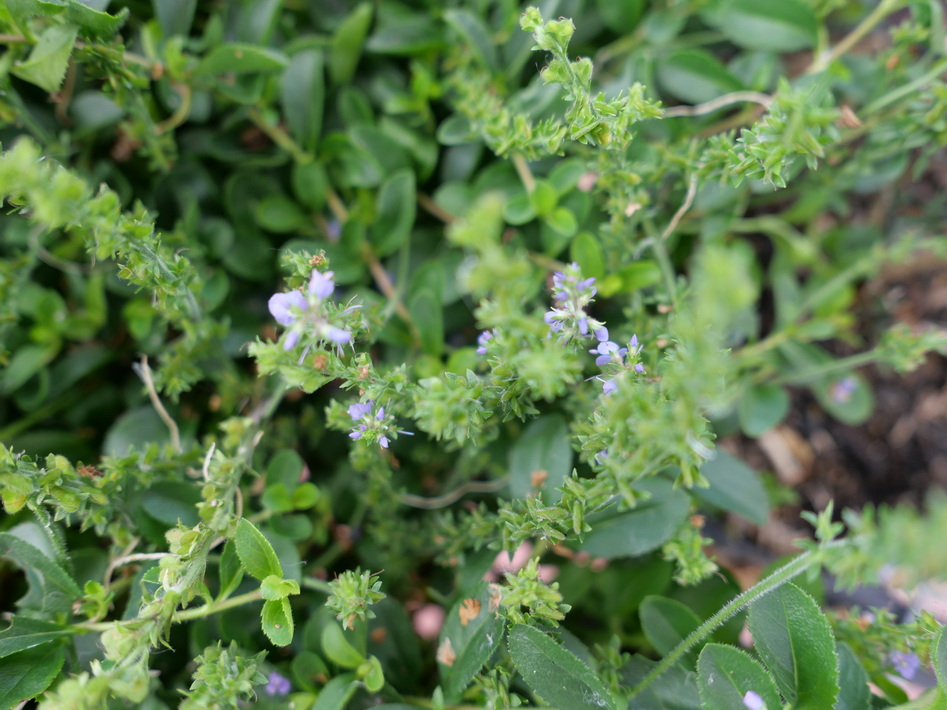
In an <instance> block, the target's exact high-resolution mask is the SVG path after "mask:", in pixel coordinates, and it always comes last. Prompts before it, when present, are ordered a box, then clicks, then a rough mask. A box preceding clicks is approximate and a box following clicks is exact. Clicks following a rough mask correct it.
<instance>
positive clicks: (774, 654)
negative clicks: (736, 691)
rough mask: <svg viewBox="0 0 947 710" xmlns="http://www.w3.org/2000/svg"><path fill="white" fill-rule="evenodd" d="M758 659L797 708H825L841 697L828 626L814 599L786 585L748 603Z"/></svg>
mask: <svg viewBox="0 0 947 710" xmlns="http://www.w3.org/2000/svg"><path fill="white" fill-rule="evenodd" d="M748 623H749V627H750V633H751V634H753V644H754V648H755V649H756V653H757V655H759V657H760V659H761V660H762V661H763V663H764V664H765V665H766V667H767V668H768V669H769V670H770V672H771V673H772V674H773V677H774V678H775V679H776V686H777V687H778V688H779V692H780V693H781V694H782V695H783V697H784V698H786V699H787V700H788V701H789V702H791V703H792V704H793V709H794V710H824V709H825V708H831V707H833V706H834V705H835V700H836V697H837V696H838V692H839V687H838V678H839V661H838V655H837V654H836V653H835V640H834V638H833V636H832V630H831V628H830V627H829V622H828V620H826V618H825V616H824V615H823V614H822V612H821V611H820V610H819V605H818V604H816V602H815V600H814V599H813V598H812V597H811V596H809V595H808V594H806V593H805V592H804V591H802V590H801V589H799V587H797V586H795V585H794V584H784V585H783V586H782V587H780V588H779V589H777V590H775V591H773V592H770V593H769V594H767V595H766V596H764V597H762V598H760V599H758V600H757V601H755V602H753V604H751V605H750V613H749V621H748Z"/></svg>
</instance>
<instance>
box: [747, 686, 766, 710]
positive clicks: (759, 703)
mask: <svg viewBox="0 0 947 710" xmlns="http://www.w3.org/2000/svg"><path fill="white" fill-rule="evenodd" d="M743 705H744V706H745V707H747V708H749V709H750V710H766V703H764V702H763V698H761V697H760V696H759V694H758V693H755V692H753V691H752V690H748V691H746V695H744V696H743Z"/></svg>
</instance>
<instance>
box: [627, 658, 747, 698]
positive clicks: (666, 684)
mask: <svg viewBox="0 0 947 710" xmlns="http://www.w3.org/2000/svg"><path fill="white" fill-rule="evenodd" d="M656 665H657V661H652V660H649V659H647V658H644V657H642V656H638V655H635V656H632V657H631V659H629V661H628V663H626V664H625V665H624V666H623V667H622V670H621V679H622V683H623V685H625V686H626V687H629V688H633V687H635V686H636V685H638V684H639V683H640V682H641V681H642V680H643V679H644V677H645V676H646V675H647V674H648V673H650V672H651V671H652V670H654V667H655V666H656ZM629 707H634V708H642V710H644V708H647V709H648V710H703V706H702V705H701V702H700V695H699V694H698V691H697V674H696V673H693V672H692V671H688V670H686V669H685V668H684V667H683V666H672V667H671V668H668V669H667V671H665V672H664V673H662V674H661V675H660V676H659V677H658V678H657V680H655V681H654V682H653V683H652V684H651V685H649V686H648V687H647V688H645V689H644V691H643V692H641V693H639V694H638V695H637V696H635V700H634V705H630V706H629ZM734 710H743V709H742V708H740V706H737V708H734Z"/></svg>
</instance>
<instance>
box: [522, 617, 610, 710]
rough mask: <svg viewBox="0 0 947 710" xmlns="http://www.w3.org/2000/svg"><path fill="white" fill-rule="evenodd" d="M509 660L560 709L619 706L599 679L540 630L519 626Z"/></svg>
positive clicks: (535, 690)
mask: <svg viewBox="0 0 947 710" xmlns="http://www.w3.org/2000/svg"><path fill="white" fill-rule="evenodd" d="M509 648H510V656H511V657H512V659H513V665H514V666H516V670H517V671H519V673H520V675H522V676H523V680H525V681H526V685H528V686H529V687H530V689H531V690H532V691H533V693H534V694H535V695H536V696H538V697H539V698H540V699H542V700H543V701H544V702H546V703H549V704H550V705H552V706H553V707H557V708H569V710H601V709H602V708H617V707H618V703H617V702H616V701H615V698H613V697H612V694H611V693H610V692H609V690H608V688H606V687H605V684H604V683H602V681H601V680H599V678H598V676H597V675H595V673H594V672H593V671H592V669H591V668H589V667H588V666H587V665H585V664H584V663H583V662H582V661H580V660H579V659H578V658H576V657H575V656H574V655H573V654H571V653H570V652H569V651H567V650H566V649H564V648H563V647H562V646H560V645H559V644H558V643H556V642H555V641H553V639H552V638H550V637H549V636H548V635H546V634H544V633H543V632H542V631H540V630H539V629H535V628H533V627H532V626H527V625H525V624H516V625H515V626H514V627H513V629H512V630H511V631H510V640H509Z"/></svg>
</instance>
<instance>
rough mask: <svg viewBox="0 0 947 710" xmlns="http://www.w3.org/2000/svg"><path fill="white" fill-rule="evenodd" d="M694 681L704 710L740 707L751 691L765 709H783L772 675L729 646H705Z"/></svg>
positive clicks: (747, 656) (714, 644)
mask: <svg viewBox="0 0 947 710" xmlns="http://www.w3.org/2000/svg"><path fill="white" fill-rule="evenodd" d="M697 682H698V685H699V687H700V699H701V701H702V702H703V707H704V709H705V710H734V708H742V707H744V705H743V698H744V696H745V695H746V693H747V692H748V691H751V690H752V691H753V692H754V693H756V694H757V695H759V696H760V697H761V698H762V699H763V702H764V703H765V704H766V708H767V710H780V708H782V706H783V704H782V701H781V700H780V699H779V693H778V692H777V690H776V683H774V682H773V678H772V676H770V674H769V673H767V672H766V670H765V669H764V668H763V666H761V665H760V664H759V662H758V661H755V660H753V659H752V658H750V656H749V655H748V654H747V653H746V652H745V651H743V650H741V649H739V648H735V647H733V646H724V645H722V644H717V643H709V644H707V645H706V646H705V647H704V650H703V651H701V652H700V658H698V659H697ZM830 707H832V706H831V705H827V706H826V708H830ZM864 707H866V708H867V707H868V706H867V705H865V706H864Z"/></svg>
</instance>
